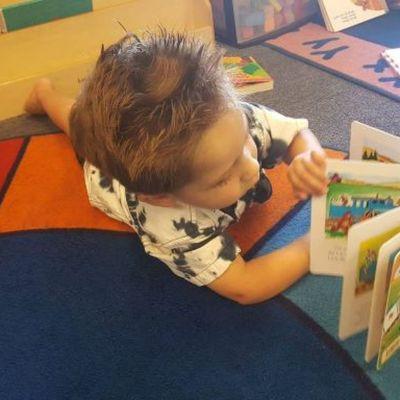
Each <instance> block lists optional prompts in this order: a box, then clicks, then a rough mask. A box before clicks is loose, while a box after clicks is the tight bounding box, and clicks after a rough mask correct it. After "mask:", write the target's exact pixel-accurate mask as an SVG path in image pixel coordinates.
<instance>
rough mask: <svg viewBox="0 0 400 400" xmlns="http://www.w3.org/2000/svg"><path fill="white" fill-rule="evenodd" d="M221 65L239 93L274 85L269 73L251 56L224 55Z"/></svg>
mask: <svg viewBox="0 0 400 400" xmlns="http://www.w3.org/2000/svg"><path fill="white" fill-rule="evenodd" d="M223 65H224V68H225V70H226V71H227V73H228V75H229V77H230V79H231V80H232V83H233V84H234V85H235V88H236V89H237V91H238V92H239V93H241V94H244V95H245V94H252V93H257V92H262V91H266V90H272V89H273V87H274V81H273V79H272V77H271V76H270V74H269V73H268V72H267V71H266V70H265V69H264V68H263V67H262V66H261V65H260V64H259V63H258V62H257V61H256V60H255V59H254V58H253V57H247V56H243V57H240V56H225V57H223Z"/></svg>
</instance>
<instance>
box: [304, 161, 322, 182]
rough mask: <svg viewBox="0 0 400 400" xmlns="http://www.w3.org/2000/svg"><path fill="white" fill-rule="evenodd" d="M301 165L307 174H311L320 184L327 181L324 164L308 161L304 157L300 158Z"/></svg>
mask: <svg viewBox="0 0 400 400" xmlns="http://www.w3.org/2000/svg"><path fill="white" fill-rule="evenodd" d="M302 166H303V168H304V170H305V171H306V173H307V174H308V175H311V176H312V177H313V178H315V179H317V180H318V181H320V182H321V184H323V185H326V184H327V183H328V179H327V177H326V175H325V168H324V166H321V165H318V164H316V163H312V162H309V161H307V160H304V159H303V160H302Z"/></svg>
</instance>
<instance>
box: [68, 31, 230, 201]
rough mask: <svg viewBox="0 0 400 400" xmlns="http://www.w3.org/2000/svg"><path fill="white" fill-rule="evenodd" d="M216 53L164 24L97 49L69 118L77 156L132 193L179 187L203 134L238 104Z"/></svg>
mask: <svg viewBox="0 0 400 400" xmlns="http://www.w3.org/2000/svg"><path fill="white" fill-rule="evenodd" d="M221 57H222V52H221V50H219V49H216V48H212V47H210V46H209V45H206V44H204V43H201V42H199V41H197V40H195V39H194V38H190V37H188V36H187V35H184V34H180V33H173V32H167V31H166V30H165V29H163V28H160V29H159V30H158V31H157V32H153V33H151V32H146V33H145V34H144V36H143V38H142V39H139V38H138V37H137V36H135V35H132V34H128V35H126V36H125V37H124V38H122V39H121V40H120V41H119V42H117V43H115V44H113V45H111V46H110V47H109V48H107V49H106V50H104V48H103V49H102V52H101V55H100V57H99V59H98V61H97V63H96V66H95V68H94V71H93V72H92V74H91V75H90V76H89V77H88V78H87V79H86V80H85V82H84V84H83V88H82V91H81V93H80V95H79V96H78V98H77V101H76V103H75V104H74V106H73V108H72V111H71V115H70V131H71V140H72V143H73V146H74V149H75V151H76V153H77V155H78V157H80V158H83V159H85V160H87V161H88V162H90V163H91V164H93V165H94V166H96V167H98V168H99V169H100V170H101V172H102V173H103V174H104V175H106V176H107V177H109V178H115V179H117V180H118V181H120V182H121V183H122V184H123V185H124V186H125V187H126V188H128V190H132V191H135V192H141V193H147V194H157V193H168V192H173V191H174V190H176V189H179V188H180V187H182V186H184V185H185V184H186V183H188V182H189V181H190V179H191V178H192V173H193V171H192V165H191V157H192V155H193V151H194V148H195V146H196V145H197V143H198V141H199V139H200V138H201V134H202V133H203V132H204V131H205V130H207V129H208V128H209V127H210V126H211V125H212V124H213V123H215V122H216V120H217V119H218V117H219V116H220V115H221V113H222V112H224V111H225V110H227V109H228V108H230V107H232V106H234V105H235V104H236V102H237V99H236V95H235V93H234V90H233V88H232V85H231V84H230V81H229V79H228V78H227V76H226V74H225V72H224V69H223V67H222V63H221Z"/></svg>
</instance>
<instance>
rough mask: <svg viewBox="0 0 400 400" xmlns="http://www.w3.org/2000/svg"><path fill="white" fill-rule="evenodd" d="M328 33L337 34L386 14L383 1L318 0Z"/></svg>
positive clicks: (386, 9) (386, 10) (385, 6)
mask: <svg viewBox="0 0 400 400" xmlns="http://www.w3.org/2000/svg"><path fill="white" fill-rule="evenodd" d="M318 3H319V6H320V9H321V14H322V17H323V18H324V21H325V25H326V28H327V29H328V31H331V32H337V31H341V30H343V29H346V28H350V27H351V26H354V25H357V24H360V23H362V22H365V21H368V20H370V19H372V18H376V17H379V16H381V15H384V14H386V13H387V12H388V5H387V3H386V1H385V0H318Z"/></svg>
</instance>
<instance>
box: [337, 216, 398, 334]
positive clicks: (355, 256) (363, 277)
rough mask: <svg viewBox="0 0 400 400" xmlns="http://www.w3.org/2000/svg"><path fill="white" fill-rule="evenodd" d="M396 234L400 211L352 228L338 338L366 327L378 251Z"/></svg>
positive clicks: (349, 237)
mask: <svg viewBox="0 0 400 400" xmlns="http://www.w3.org/2000/svg"><path fill="white" fill-rule="evenodd" d="M399 232H400V208H395V209H394V210H391V211H388V212H386V213H384V214H381V215H378V216H377V217H375V218H371V219H370V220H367V221H364V222H361V223H359V224H356V225H354V226H352V227H351V228H350V230H349V235H348V248H347V258H346V269H345V272H344V276H343V286H342V300H341V308H340V320H339V337H340V339H342V340H343V339H347V338H348V337H350V336H352V335H354V334H356V333H358V332H361V331H362V330H364V329H366V328H367V327H368V322H369V315H370V308H371V300H372V290H373V287H374V281H375V271H376V265H377V257H378V253H379V250H380V247H381V246H382V245H383V244H384V243H385V242H386V241H387V240H389V239H391V238H392V237H393V236H394V235H396V234H397V233H399Z"/></svg>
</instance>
